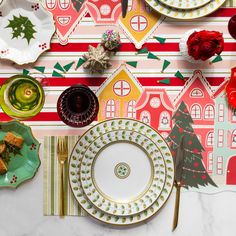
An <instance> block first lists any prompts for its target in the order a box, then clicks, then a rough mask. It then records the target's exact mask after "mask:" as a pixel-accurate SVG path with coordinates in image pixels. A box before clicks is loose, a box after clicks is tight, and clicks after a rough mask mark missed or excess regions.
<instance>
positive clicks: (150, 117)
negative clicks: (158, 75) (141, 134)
mask: <svg viewBox="0 0 236 236" xmlns="http://www.w3.org/2000/svg"><path fill="white" fill-rule="evenodd" d="M173 110H174V107H173V105H172V102H171V101H170V99H169V97H168V95H167V93H166V91H165V90H164V89H158V88H153V89H145V90H144V92H143V93H142V95H141V97H140V98H139V100H138V101H137V104H136V118H137V119H138V120H141V121H142V122H144V123H147V124H149V125H151V126H152V127H153V128H155V129H156V130H158V131H159V132H160V134H161V135H162V136H163V137H167V136H168V134H169V132H170V131H171V129H172V115H173V114H172V113H173Z"/></svg>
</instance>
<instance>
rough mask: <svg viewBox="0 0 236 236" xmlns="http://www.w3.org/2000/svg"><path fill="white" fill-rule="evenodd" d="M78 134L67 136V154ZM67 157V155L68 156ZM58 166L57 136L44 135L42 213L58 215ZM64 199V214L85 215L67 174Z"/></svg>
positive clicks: (66, 166)
mask: <svg viewBox="0 0 236 236" xmlns="http://www.w3.org/2000/svg"><path fill="white" fill-rule="evenodd" d="M78 138H79V137H78V136H69V137H68V144H69V145H68V148H69V150H68V151H69V154H70V153H71V151H72V149H73V147H74V145H75V143H76V142H77V140H78ZM68 158H69V157H68ZM59 171H60V166H59V162H58V158H57V137H56V136H51V137H44V161H43V178H44V181H43V189H44V199H43V201H44V207H43V212H44V215H47V216H56V215H59V186H60V175H59V174H60V172H59ZM65 171H66V172H65V173H68V162H67V163H66V164H65ZM64 183H65V184H64V190H65V191H64V201H65V215H68V216H85V215H86V214H85V212H84V211H83V210H82V209H81V207H80V206H79V204H78V203H77V201H76V199H75V198H74V196H73V193H72V191H71V189H70V184H69V179H68V174H65V176H64Z"/></svg>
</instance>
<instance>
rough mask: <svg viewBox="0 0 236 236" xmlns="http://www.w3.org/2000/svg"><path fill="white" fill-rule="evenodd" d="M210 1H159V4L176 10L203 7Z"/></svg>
mask: <svg viewBox="0 0 236 236" xmlns="http://www.w3.org/2000/svg"><path fill="white" fill-rule="evenodd" d="M210 1H211V0H160V2H161V3H164V4H165V5H167V6H169V7H174V8H177V9H182V10H185V9H194V8H198V7H201V6H204V5H205V4H207V3H208V2H210Z"/></svg>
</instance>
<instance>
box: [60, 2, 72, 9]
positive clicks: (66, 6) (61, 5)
mask: <svg viewBox="0 0 236 236" xmlns="http://www.w3.org/2000/svg"><path fill="white" fill-rule="evenodd" d="M69 6H70V0H60V7H61V8H62V9H67V8H68V7H69Z"/></svg>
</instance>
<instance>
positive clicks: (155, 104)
mask: <svg viewBox="0 0 236 236" xmlns="http://www.w3.org/2000/svg"><path fill="white" fill-rule="evenodd" d="M160 105H161V101H160V99H159V98H157V97H154V98H152V99H151V101H150V106H151V107H152V108H158V107H159V106H160Z"/></svg>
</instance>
